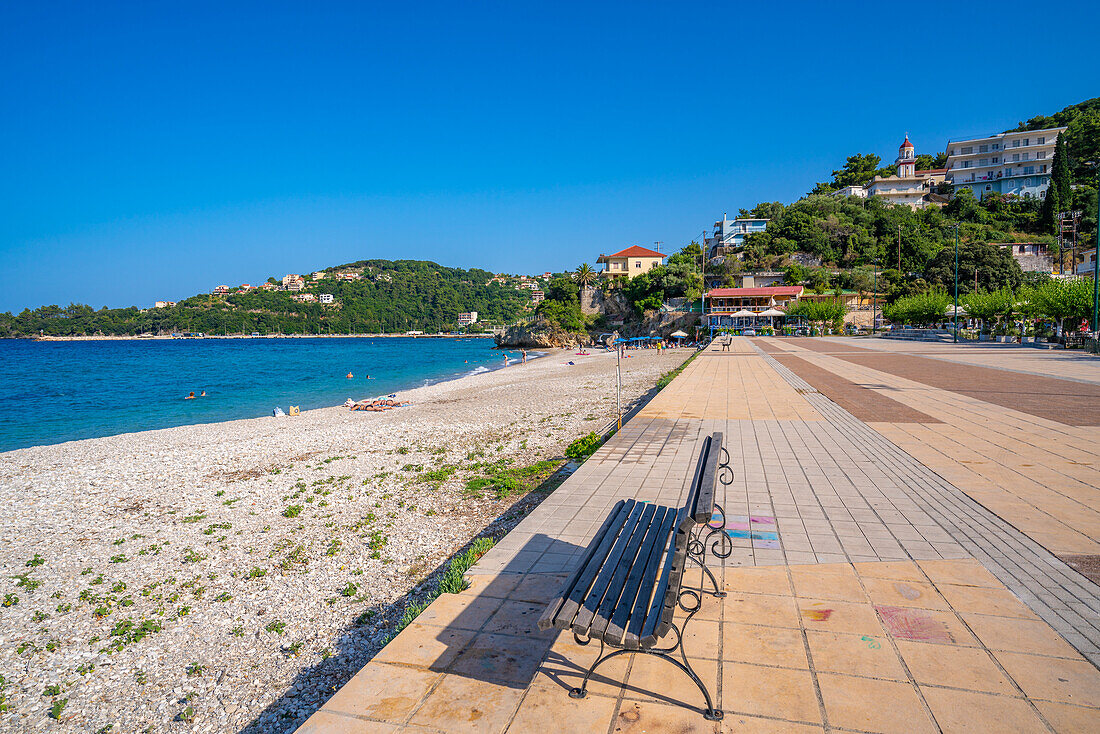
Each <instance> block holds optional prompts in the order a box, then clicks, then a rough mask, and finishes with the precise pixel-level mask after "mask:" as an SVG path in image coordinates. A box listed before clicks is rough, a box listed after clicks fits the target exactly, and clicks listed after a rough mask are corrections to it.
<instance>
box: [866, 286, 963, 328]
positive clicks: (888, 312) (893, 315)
mask: <svg viewBox="0 0 1100 734" xmlns="http://www.w3.org/2000/svg"><path fill="white" fill-rule="evenodd" d="M950 303H951V299H950V298H948V296H947V292H946V291H944V290H931V291H928V292H927V293H918V294H916V295H912V296H902V297H901V298H899V299H897V300H896V301H894V302H893V303H889V304H886V305H885V306H883V309H882V314H883V316H885V317H886V319H887V320H888V321H891V322H893V323H895V324H911V325H914V326H927V325H929V324H934V323H936V322H939V321H943V320H944V318H945V312H946V311H947V306H948V305H949V304H950Z"/></svg>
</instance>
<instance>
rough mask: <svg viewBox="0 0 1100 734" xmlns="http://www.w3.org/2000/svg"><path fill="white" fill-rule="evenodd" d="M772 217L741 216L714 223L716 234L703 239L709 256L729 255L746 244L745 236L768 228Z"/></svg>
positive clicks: (724, 216) (724, 218) (723, 217)
mask: <svg viewBox="0 0 1100 734" xmlns="http://www.w3.org/2000/svg"><path fill="white" fill-rule="evenodd" d="M770 221H771V220H770V219H752V218H749V217H739V218H737V219H726V215H725V214H723V215H722V219H721V220H720V221H717V222H715V223H714V234H712V235H711V236H710V237H706V238H704V240H703V247H705V248H706V250H707V257H718V256H720V255H729V254H732V253H734V252H736V251H738V250H740V249H741V248H742V247H744V246H745V237H746V236H747V235H750V234H752V233H754V232H763V231H764V230H765V229H767V228H768V222H770Z"/></svg>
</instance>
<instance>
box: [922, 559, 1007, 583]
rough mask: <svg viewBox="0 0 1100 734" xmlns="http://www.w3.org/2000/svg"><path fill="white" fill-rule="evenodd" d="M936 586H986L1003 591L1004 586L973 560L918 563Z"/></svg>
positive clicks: (979, 563)
mask: <svg viewBox="0 0 1100 734" xmlns="http://www.w3.org/2000/svg"><path fill="white" fill-rule="evenodd" d="M917 565H918V566H920V567H921V569H922V570H923V571H924V572H925V573H926V574H928V578H930V579H932V583H934V584H958V585H960V586H985V587H987V588H990V589H1002V588H1004V584H1002V583H1001V582H1000V581H998V580H997V578H996V577H995V576H994V575H993V574H991V573H990V572H989V571H987V570H986V568H985V566H983V565H982V564H981V562H979V561H976V560H974V559H973V558H964V559H960V560H956V561H917Z"/></svg>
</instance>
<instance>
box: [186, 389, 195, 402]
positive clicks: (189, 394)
mask: <svg viewBox="0 0 1100 734" xmlns="http://www.w3.org/2000/svg"><path fill="white" fill-rule="evenodd" d="M194 399H195V391H194V390H192V391H191V392H189V393H187V397H185V398H184V400H194Z"/></svg>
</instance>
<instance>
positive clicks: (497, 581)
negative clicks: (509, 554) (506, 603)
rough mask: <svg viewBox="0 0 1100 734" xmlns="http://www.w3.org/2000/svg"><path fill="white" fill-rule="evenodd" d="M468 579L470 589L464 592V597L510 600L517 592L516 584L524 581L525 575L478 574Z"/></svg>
mask: <svg viewBox="0 0 1100 734" xmlns="http://www.w3.org/2000/svg"><path fill="white" fill-rule="evenodd" d="M467 578H468V579H469V580H470V587H469V588H468V589H466V591H464V592H462V593H463V594H464V595H465V594H469V595H470V596H488V597H494V598H497V599H508V598H509V597H511V595H512V592H513V591H514V590H515V588H516V584H518V583H519V582H520V581H522V580H523V578H524V575H523V574H518V573H500V574H485V573H477V574H470V575H469V576H467Z"/></svg>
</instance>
